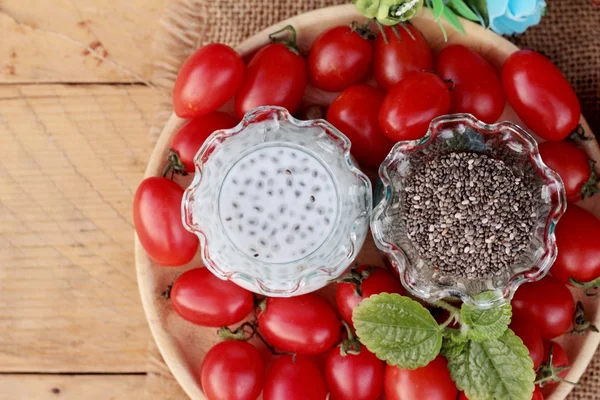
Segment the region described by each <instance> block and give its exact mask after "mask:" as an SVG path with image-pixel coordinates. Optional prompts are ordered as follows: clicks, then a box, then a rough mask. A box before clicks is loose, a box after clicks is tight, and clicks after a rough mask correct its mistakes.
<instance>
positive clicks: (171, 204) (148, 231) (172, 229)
mask: <svg viewBox="0 0 600 400" xmlns="http://www.w3.org/2000/svg"><path fill="white" fill-rule="evenodd" d="M182 198H183V189H182V188H180V187H179V186H178V185H177V184H176V183H175V182H173V181H172V180H170V179H166V178H156V177H152V178H147V179H144V180H143V181H142V183H140V186H138V188H137V191H136V192H135V197H134V199H133V223H134V225H135V231H136V232H137V235H138V238H139V239H140V243H141V244H142V246H143V247H144V250H146V253H148V256H149V257H150V258H151V259H153V260H154V261H156V262H157V263H159V264H160V265H164V266H168V267H177V266H180V265H184V264H187V263H188V262H190V261H191V260H192V258H194V256H195V255H196V251H197V250H198V237H196V235H194V234H193V233H190V232H188V231H186V230H185V228H184V227H183V223H182V222H181V200H182Z"/></svg>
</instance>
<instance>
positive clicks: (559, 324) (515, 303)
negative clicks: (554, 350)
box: [511, 276, 575, 339]
mask: <svg viewBox="0 0 600 400" xmlns="http://www.w3.org/2000/svg"><path fill="white" fill-rule="evenodd" d="M511 304H512V309H513V315H514V316H515V318H520V319H524V320H526V321H530V323H531V324H532V325H534V326H535V327H537V328H538V330H539V331H540V334H541V335H542V338H544V339H553V338H555V337H557V336H560V335H562V334H563V333H565V332H566V331H567V330H568V329H569V328H570V327H571V320H572V319H573V313H574V312H575V304H574V303H573V296H572V295H571V292H570V291H569V289H568V288H567V287H566V286H565V285H564V284H563V283H562V282H559V281H557V280H556V279H554V278H553V277H551V276H547V277H545V278H543V279H542V280H539V281H537V282H531V283H525V284H523V285H521V286H520V287H519V289H517V291H516V292H515V296H514V297H513V299H512V303H511Z"/></svg>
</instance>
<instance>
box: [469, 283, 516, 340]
mask: <svg viewBox="0 0 600 400" xmlns="http://www.w3.org/2000/svg"><path fill="white" fill-rule="evenodd" d="M494 297H495V296H494V294H493V293H492V292H484V293H481V294H480V295H478V296H477V297H475V299H476V300H491V299H493V298H494ZM460 316H461V318H462V322H463V324H465V325H467V326H468V327H469V331H468V332H467V335H468V337H469V339H472V340H475V341H476V342H483V341H484V340H488V339H496V338H498V337H500V336H502V334H504V332H505V331H506V329H507V328H508V324H509V323H510V318H511V317H512V307H511V306H510V303H505V304H502V305H499V306H495V307H493V308H489V309H487V310H483V309H478V308H477V307H475V306H474V305H471V304H466V303H465V304H463V305H462V307H461V309H460Z"/></svg>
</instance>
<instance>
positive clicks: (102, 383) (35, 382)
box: [0, 374, 186, 400]
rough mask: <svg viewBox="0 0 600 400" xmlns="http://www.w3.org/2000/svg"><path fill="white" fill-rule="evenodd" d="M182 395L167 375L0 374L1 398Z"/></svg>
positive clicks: (157, 398) (164, 399) (96, 399)
mask: <svg viewBox="0 0 600 400" xmlns="http://www.w3.org/2000/svg"><path fill="white" fill-rule="evenodd" d="M185 398H186V396H185V394H184V393H183V391H182V390H181V389H180V388H179V385H178V384H177V382H176V381H175V380H174V379H173V378H172V377H171V376H168V375H167V376H165V375H159V374H148V375H0V400H32V399H35V400H81V399H88V400H109V399H110V400H131V399H153V400H175V399H185Z"/></svg>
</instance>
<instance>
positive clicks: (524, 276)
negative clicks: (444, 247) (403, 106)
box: [371, 114, 566, 308]
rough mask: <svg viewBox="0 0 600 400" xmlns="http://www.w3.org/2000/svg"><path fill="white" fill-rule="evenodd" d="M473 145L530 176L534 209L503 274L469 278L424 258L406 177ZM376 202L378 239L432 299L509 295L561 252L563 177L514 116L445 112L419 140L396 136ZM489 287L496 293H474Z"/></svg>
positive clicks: (406, 279)
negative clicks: (408, 214)
mask: <svg viewBox="0 0 600 400" xmlns="http://www.w3.org/2000/svg"><path fill="white" fill-rule="evenodd" d="M457 151H458V152H461V151H463V152H465V151H466V152H475V153H480V154H486V155H488V156H490V157H493V158H495V159H500V160H502V161H504V163H505V165H507V166H508V167H509V168H511V169H512V170H513V172H517V171H518V174H519V175H522V176H523V179H529V180H530V181H531V182H532V185H533V190H534V193H535V196H534V201H535V206H536V210H538V212H537V213H536V215H537V217H536V220H535V223H534V227H533V229H532V231H531V233H530V241H529V243H527V244H526V245H527V247H526V248H525V249H524V250H522V251H521V253H520V255H519V256H518V257H517V258H516V260H515V261H514V262H513V263H512V264H511V265H510V266H509V267H508V268H504V269H503V271H502V272H501V273H500V274H499V275H495V276H492V277H490V278H479V279H475V278H473V279H467V278H464V277H457V276H452V277H451V276H448V275H447V274H446V275H444V274H443V273H440V272H439V270H438V269H437V268H435V267H434V266H433V265H430V264H431V262H429V264H428V262H426V261H425V260H424V259H423V258H422V257H421V256H420V255H419V253H418V252H417V250H416V248H415V246H414V245H413V243H412V242H411V240H410V239H409V237H408V235H407V232H406V227H405V209H404V195H405V191H404V188H405V180H406V179H407V178H408V177H409V176H410V175H411V174H412V173H413V171H415V170H416V169H418V168H419V167H420V166H422V165H423V164H424V163H427V162H428V161H429V160H432V159H434V158H437V157H440V156H443V155H445V154H448V153H451V152H457ZM379 177H380V179H381V184H380V185H379V188H378V193H377V197H378V199H379V203H378V204H377V206H376V207H375V209H374V211H373V214H372V216H371V231H372V233H373V238H374V240H375V244H376V245H377V247H378V248H379V249H380V250H382V251H383V252H384V253H385V256H386V257H387V258H388V260H389V261H390V262H391V263H392V265H393V266H394V267H395V268H397V270H398V272H399V273H400V277H401V280H402V283H403V284H404V286H405V287H406V288H407V289H408V290H409V291H410V292H411V293H412V294H413V295H415V296H417V297H419V298H421V299H423V300H425V301H429V302H434V301H436V300H439V299H442V298H448V297H458V298H460V299H461V300H462V301H465V302H469V303H473V304H476V305H477V306H479V307H482V308H487V307H491V306H493V305H494V304H498V303H501V302H505V301H509V300H510V299H511V298H512V296H513V294H514V292H515V291H516V290H517V288H518V287H519V285H521V284H523V283H524V282H530V281H536V280H539V279H541V278H542V277H543V276H544V275H545V274H546V273H547V272H548V270H549V269H550V267H551V266H552V263H553V262H554V260H555V259H556V255H557V248H556V240H555V236H554V230H555V227H556V223H557V222H558V220H559V218H560V217H561V216H562V214H563V213H564V211H565V209H566V197H565V190H564V186H563V183H562V180H561V179H560V177H559V176H558V174H557V173H556V172H554V171H553V170H551V169H549V168H548V167H547V166H546V165H545V164H544V163H543V162H542V159H541V158H540V155H539V152H538V148H537V143H536V141H535V139H533V138H532V137H531V136H530V135H529V134H528V133H527V132H525V131H524V130H523V129H521V128H520V127H519V126H517V125H515V124H513V123H511V122H502V123H498V124H493V125H488V124H485V123H483V122H481V121H479V120H477V119H476V118H475V117H473V116H472V115H470V114H455V115H448V116H442V117H438V118H436V119H434V120H433V121H432V122H431V125H430V127H429V131H428V132H427V134H426V135H425V136H424V137H423V138H422V139H419V140H414V141H405V142H398V143H397V144H396V145H395V146H394V148H393V149H392V151H391V152H390V154H389V155H388V156H387V158H386V159H385V160H384V162H383V164H382V165H381V166H380V168H379ZM485 291H490V292H493V293H494V296H490V297H489V298H487V296H486V300H485V301H484V300H481V299H475V296H477V295H478V294H480V293H482V292H485Z"/></svg>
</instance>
